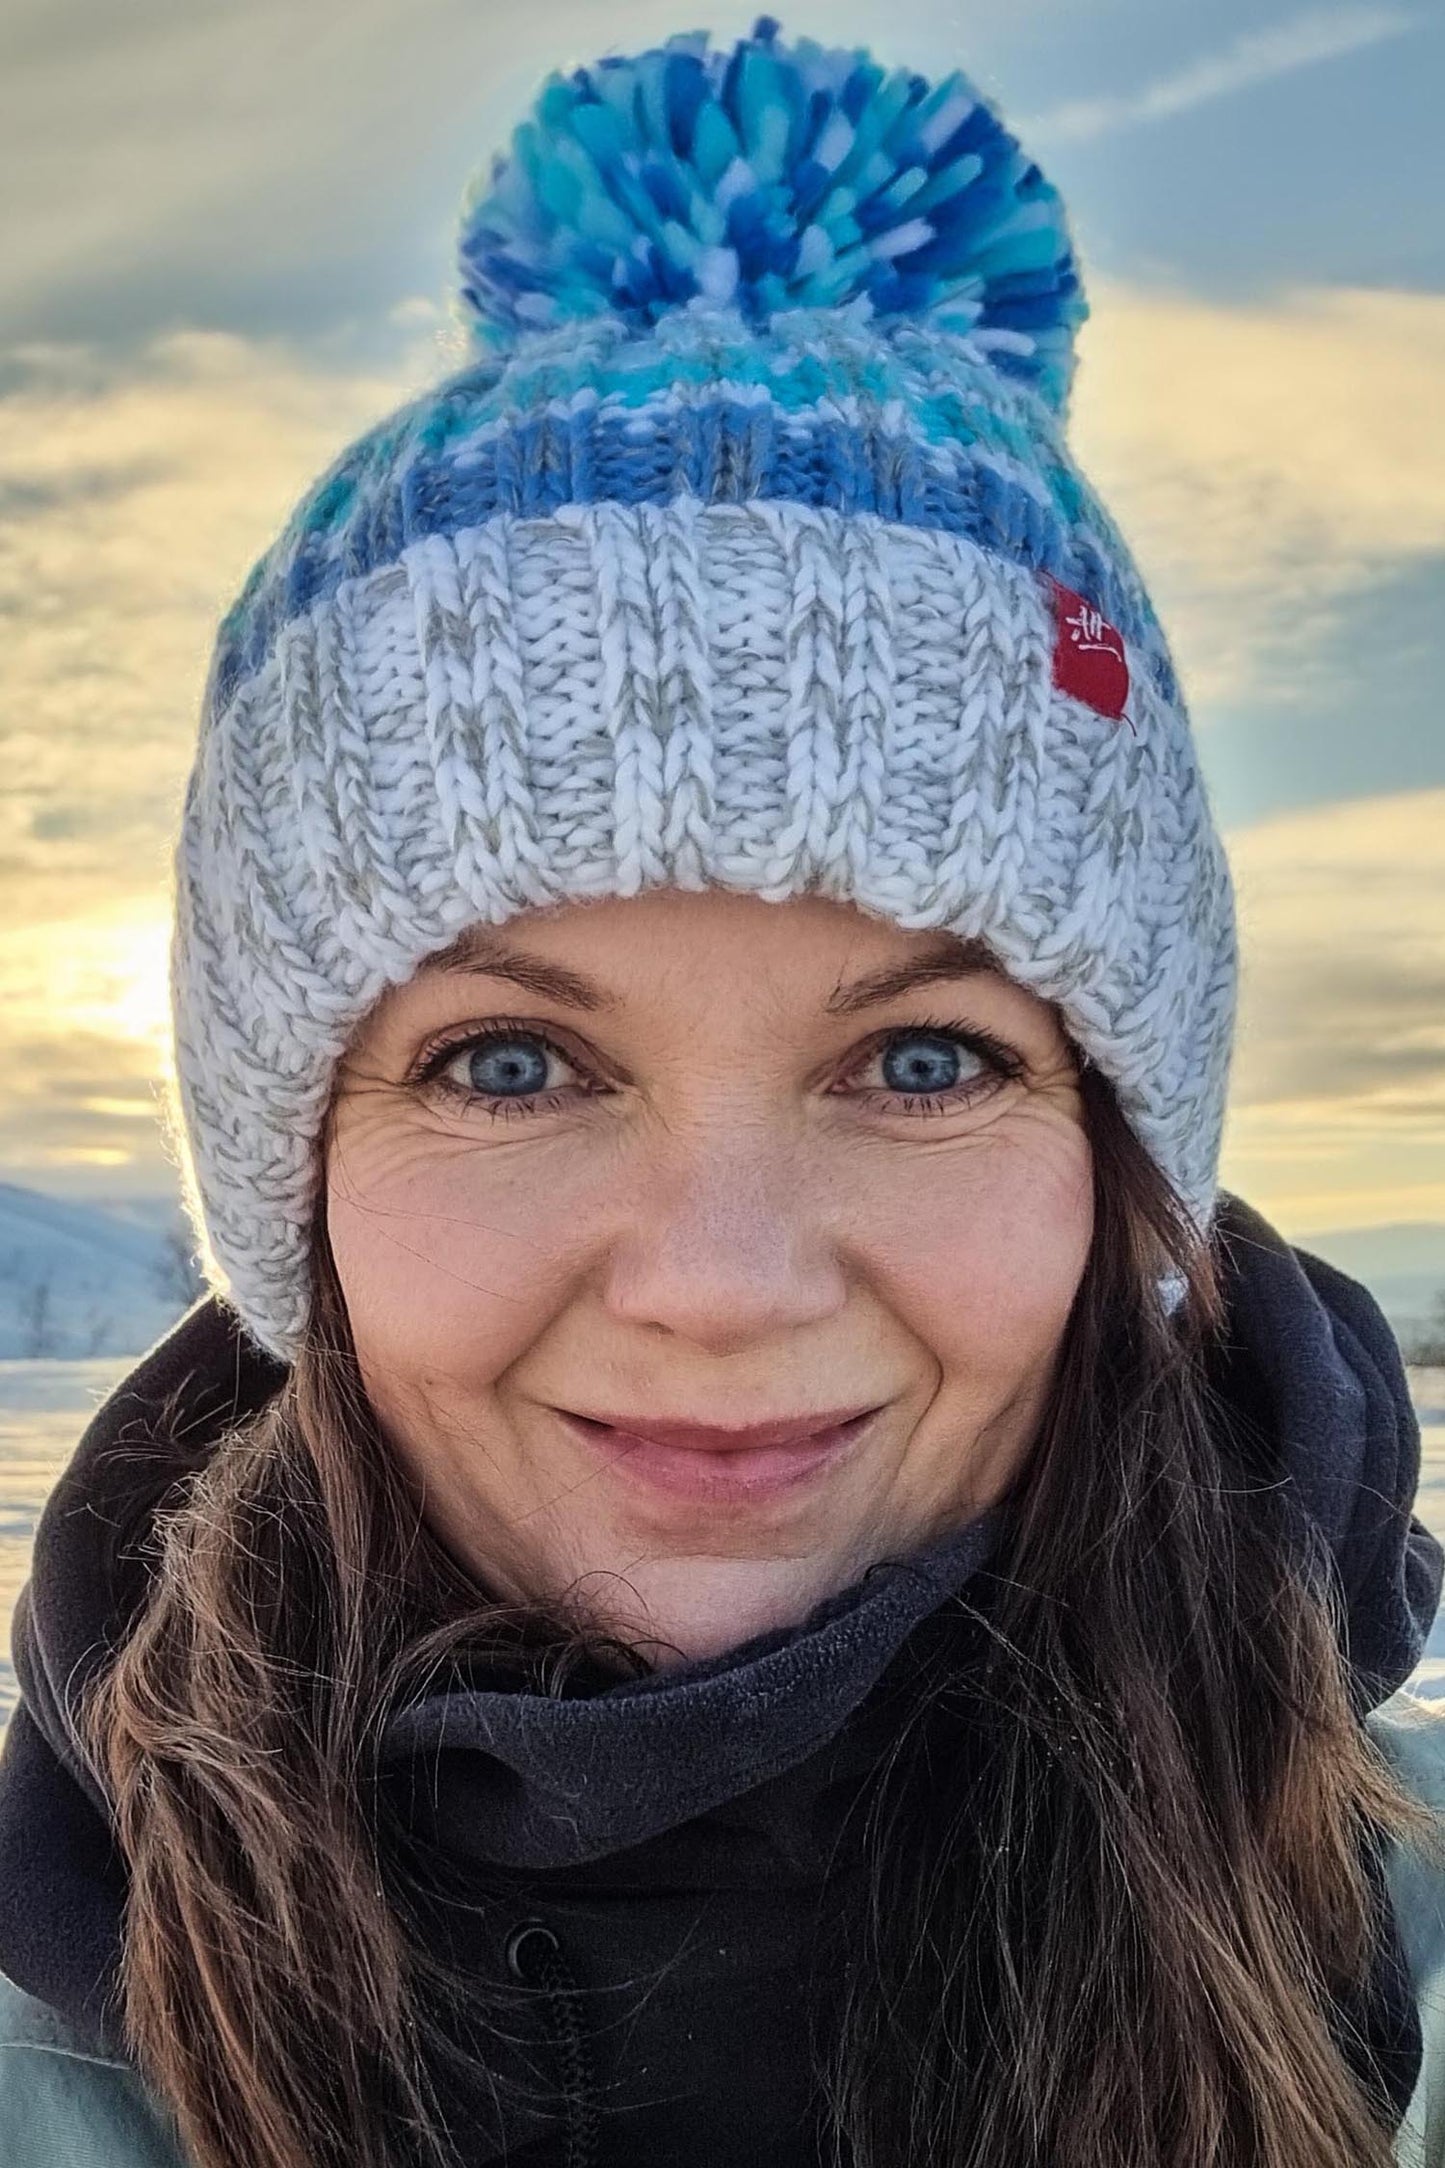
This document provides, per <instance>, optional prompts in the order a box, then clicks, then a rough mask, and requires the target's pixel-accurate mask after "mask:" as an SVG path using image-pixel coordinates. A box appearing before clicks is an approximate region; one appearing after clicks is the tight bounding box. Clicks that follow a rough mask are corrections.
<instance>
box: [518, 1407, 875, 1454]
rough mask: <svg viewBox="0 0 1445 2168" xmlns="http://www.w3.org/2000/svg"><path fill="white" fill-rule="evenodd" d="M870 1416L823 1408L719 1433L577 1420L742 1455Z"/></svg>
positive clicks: (631, 1420) (868, 1410)
mask: <svg viewBox="0 0 1445 2168" xmlns="http://www.w3.org/2000/svg"><path fill="white" fill-rule="evenodd" d="M559 1412H560V1413H562V1414H564V1415H571V1414H574V1413H577V1411H576V1410H574V1409H571V1408H564V1409H562V1410H560V1411H559ZM872 1413H873V1405H872V1404H870V1405H868V1406H863V1407H860V1406H857V1405H855V1406H853V1407H851V1408H824V1409H821V1410H820V1411H819V1413H818V1414H817V1415H795V1416H790V1417H789V1418H788V1419H787V1420H786V1421H785V1422H780V1423H742V1424H739V1425H738V1426H737V1427H736V1428H734V1429H731V1430H720V1429H718V1428H717V1427H716V1426H715V1425H714V1424H711V1423H672V1422H667V1421H665V1420H664V1421H654V1420H653V1419H652V1418H651V1417H643V1416H633V1415H582V1414H578V1417H577V1419H578V1421H579V1422H583V1423H596V1424H600V1425H602V1426H603V1427H604V1428H606V1429H608V1430H616V1431H620V1432H622V1433H623V1434H624V1435H625V1436H626V1437H629V1438H645V1439H646V1441H647V1443H648V1444H649V1445H672V1446H676V1447H677V1448H678V1449H679V1450H680V1451H682V1452H688V1453H743V1452H751V1451H753V1450H754V1449H755V1448H757V1447H759V1446H764V1445H787V1446H794V1445H803V1444H806V1443H807V1441H808V1440H809V1439H811V1438H819V1437H822V1435H823V1434H824V1432H826V1431H832V1430H841V1429H842V1428H843V1427H844V1425H845V1424H847V1423H853V1422H856V1421H857V1419H858V1417H859V1416H860V1415H870V1414H872Z"/></svg>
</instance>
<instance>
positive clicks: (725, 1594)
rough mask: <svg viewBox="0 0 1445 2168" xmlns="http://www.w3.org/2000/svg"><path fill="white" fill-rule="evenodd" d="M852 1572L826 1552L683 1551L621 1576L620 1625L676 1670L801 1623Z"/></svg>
mask: <svg viewBox="0 0 1445 2168" xmlns="http://www.w3.org/2000/svg"><path fill="white" fill-rule="evenodd" d="M859 1570H860V1571H861V1570H862V1569H861V1568H860V1569H859ZM851 1578H853V1575H852V1572H851V1569H850V1568H849V1567H847V1566H841V1567H840V1566H839V1565H838V1563H837V1561H836V1560H835V1559H833V1558H832V1557H831V1556H827V1555H824V1554H821V1553H818V1554H814V1555H813V1556H811V1557H806V1558H797V1557H793V1558H720V1557H717V1556H716V1555H713V1554H702V1555H699V1554H698V1553H696V1552H694V1553H692V1554H691V1555H688V1554H687V1553H685V1552H679V1553H678V1554H677V1555H676V1556H673V1557H669V1558H651V1559H647V1560H642V1561H639V1562H638V1563H637V1564H636V1565H634V1566H631V1567H629V1568H627V1569H625V1571H624V1573H623V1575H622V1579H623V1581H624V1583H625V1589H626V1610H627V1616H626V1617H625V1619H622V1620H619V1622H618V1625H617V1628H616V1630H617V1631H618V1632H619V1633H620V1634H621V1635H622V1636H624V1637H625V1638H626V1639H627V1640H628V1641H630V1642H632V1643H633V1644H634V1645H636V1646H637V1647H639V1648H640V1649H641V1651H642V1653H643V1655H644V1656H645V1657H646V1658H647V1660H648V1662H649V1663H650V1664H651V1665H652V1666H653V1668H654V1669H655V1670H657V1671H668V1670H674V1669H676V1668H677V1667H678V1666H679V1665H681V1664H685V1663H704V1662H706V1661H707V1660H708V1659H709V1658H711V1657H715V1656H725V1655H726V1654H727V1652H728V1651H729V1649H734V1648H737V1647H739V1646H740V1645H741V1644H742V1643H743V1642H744V1641H750V1640H751V1639H752V1638H753V1636H754V1635H756V1634H763V1633H771V1632H773V1631H775V1630H776V1629H777V1628H778V1627H782V1626H792V1625H796V1624H798V1623H799V1622H800V1621H801V1620H802V1619H804V1618H805V1617H806V1616H807V1614H808V1612H809V1611H810V1610H811V1609H812V1607H813V1606H814V1604H817V1603H821V1602H822V1601H823V1599H824V1597H826V1596H830V1595H832V1594H834V1593H835V1592H836V1591H837V1590H838V1589H840V1588H843V1587H845V1586H846V1585H847V1583H848V1581H849V1580H850V1579H851Z"/></svg>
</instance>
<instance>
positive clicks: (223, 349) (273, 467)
mask: <svg viewBox="0 0 1445 2168" xmlns="http://www.w3.org/2000/svg"><path fill="white" fill-rule="evenodd" d="M407 336H408V337H409V338H410V339H411V340H412V341H413V342H414V343H413V344H412V345H411V346H410V347H409V348H408V349H406V351H405V352H404V353H403V354H401V355H399V357H398V362H397V366H396V369H395V371H394V372H393V373H392V374H391V375H389V376H383V375H380V374H378V373H377V372H376V371H374V370H368V369H359V368H357V367H356V366H355V365H354V364H351V365H348V364H347V363H346V362H344V361H343V360H341V359H340V358H339V357H336V356H332V357H331V358H330V359H328V358H327V357H326V356H325V354H324V352H323V353H322V355H321V356H320V357H319V358H318V356H317V354H316V353H314V352H313V353H310V354H303V353H302V352H301V351H299V350H298V349H296V348H294V347H290V346H287V345H284V344H282V343H280V342H276V343H270V342H262V341H254V340H242V339H237V338H233V337H231V336H229V335H226V334H222V333H217V332H194V331H192V332H175V333H172V334H170V335H168V336H166V337H164V338H160V339H157V340H155V341H154V342H153V343H152V344H151V345H150V346H149V347H148V348H147V349H146V350H145V351H144V352H143V353H141V354H140V355H139V356H137V357H134V358H132V359H130V360H128V361H127V362H125V363H123V364H122V363H119V362H116V361H114V360H108V359H107V358H105V357H104V356H102V355H99V354H97V353H96V352H95V351H94V350H92V349H88V348H83V347H62V346H32V347H28V348H24V349H20V350H17V351H15V352H12V354H11V355H10V356H9V357H8V365H7V368H6V370H5V374H4V385H5V388H4V390H3V392H0V619H3V621H4V625H5V634H4V640H3V644H0V699H3V704H4V711H5V714H6V716H7V744H6V758H7V773H6V784H7V789H6V794H5V797H4V799H3V801H0V923H14V921H15V916H16V913H17V911H19V912H22V913H24V914H25V915H28V916H30V917H32V918H33V917H35V916H39V917H42V918H43V917H47V916H50V915H52V914H53V915H56V916H61V915H69V914H71V913H74V912H77V911H80V912H84V911H87V910H91V909H94V908H96V907H98V906H99V905H101V904H102V903H104V904H106V906H107V907H109V906H110V904H112V903H113V901H114V898H115V896H116V895H117V894H118V893H121V892H126V891H141V892H145V893H152V892H153V891H154V889H155V888H156V886H157V885H158V884H159V883H160V882H161V880H162V879H163V877H164V874H165V871H166V862H165V850H166V846H167V843H168V840H169V833H170V828H171V825H172V819H173V815H174V812H175V810H176V808H177V807H178V805H179V797H180V791H181V788H182V785H183V781H184V774H185V770H186V767H187V766H188V764H189V757H190V750H191V746H192V744H193V742H194V736H195V728H196V719H197V715H198V712H199V705H200V698H201V693H202V690H203V686H204V681H205V671H206V666H207V663H208V660H209V652H210V644H211V641H212V638H213V636H214V632H215V626H216V622H217V620H218V618H219V616H220V614H221V612H222V611H223V610H224V609H225V607H226V606H227V605H228V604H229V602H230V601H231V599H232V598H233V596H234V594H235V593H236V591H237V589H238V588H239V586H240V584H241V581H242V579H243V578H244V576H245V573H246V571H247V570H248V568H249V566H250V564H251V562H252V561H253V559H254V558H255V557H256V556H257V555H258V554H259V553H260V551H261V550H262V549H263V548H264V547H265V546H266V544H267V543H268V542H269V541H270V540H271V538H272V536H273V535H274V534H275V532H276V531H277V529H278V527H279V525H280V523H281V521H282V519H283V518H284V516H285V513H286V512H287V510H288V509H289V506H290V504H291V502H292V501H293V500H294V498H295V497H296V496H297V494H299V492H300V490H301V489H302V488H303V487H304V486H305V484H306V483H307V482H308V481H309V480H310V479H311V477H312V476H313V475H314V474H315V473H317V472H319V471H320V469H321V468H322V467H324V466H325V465H326V463H327V462H328V461H329V460H330V458H331V457H332V456H334V454H335V453H336V452H337V451H339V450H340V449H341V447H342V445H343V444H345V443H346V442H347V441H348V439H349V438H350V437H351V436H353V435H354V434H355V433H356V432H357V430H359V429H360V428H362V427H363V426H364V425H365V424H366V423H367V422H369V421H370V420H372V419H374V418H376V417H377V416H379V415H380V414H382V413H383V412H385V411H386V410H387V409H388V408H389V407H391V406H392V405H393V404H395V403H396V401H397V400H398V399H400V398H401V397H403V396H405V395H406V394H407V393H408V392H410V391H411V390H413V389H416V388H418V387H419V385H420V384H421V383H422V382H424V381H426V380H427V378H428V377H430V376H433V375H435V374H437V373H439V370H438V366H437V358H436V353H435V350H434V346H433V345H432V344H430V343H429V342H428V340H427V339H426V338H425V337H424V336H423V335H422V327H421V325H420V324H419V323H416V322H412V323H409V324H408V326H407Z"/></svg>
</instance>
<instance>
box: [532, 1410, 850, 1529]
mask: <svg viewBox="0 0 1445 2168" xmlns="http://www.w3.org/2000/svg"><path fill="white" fill-rule="evenodd" d="M557 1412H558V1414H559V1415H561V1416H562V1418H563V1420H564V1421H565V1422H566V1423H567V1425H568V1428H569V1429H570V1430H571V1431H572V1434H573V1436H574V1437H578V1438H580V1439H582V1441H583V1442H584V1443H585V1444H586V1445H588V1446H590V1447H591V1449H592V1450H593V1451H594V1452H596V1453H599V1454H601V1455H602V1456H603V1457H604V1458H605V1459H606V1461H607V1464H608V1466H609V1467H610V1468H612V1469H615V1470H616V1472H617V1474H618V1475H619V1476H620V1477H622V1478H623V1479H624V1480H626V1481H628V1482H633V1483H638V1484H641V1485H643V1486H644V1487H646V1488H648V1489H650V1490H653V1491H664V1492H671V1493H672V1494H673V1495H674V1496H676V1497H682V1498H691V1499H695V1500H697V1499H700V1500H703V1501H705V1502H711V1503H712V1504H715V1505H723V1504H727V1503H731V1502H742V1503H751V1502H754V1501H757V1500H759V1499H764V1498H768V1497H772V1496H775V1495H776V1494H778V1493H779V1492H782V1491H787V1490H791V1489H793V1488H794V1487H795V1486H796V1485H798V1484H801V1483H804V1482H806V1481H807V1480H808V1478H809V1477H810V1476H812V1475H816V1474H819V1473H821V1472H822V1471H823V1470H824V1469H825V1468H827V1467H828V1466H830V1465H831V1464H833V1463H834V1462H836V1461H838V1460H840V1459H842V1458H843V1456H844V1455H845V1454H847V1453H848V1451H849V1450H850V1448H851V1447H853V1446H854V1445H855V1444H856V1443H857V1441H858V1440H859V1439H860V1438H861V1437H862V1436H863V1434H864V1433H865V1432H866V1431H867V1429H868V1427H869V1425H870V1423H871V1422H872V1419H873V1417H874V1416H875V1415H877V1414H879V1413H880V1412H881V1411H880V1410H879V1409H878V1408H876V1407H874V1408H864V1409H861V1410H859V1411H857V1412H856V1413H855V1414H853V1415H851V1416H850V1417H848V1418H847V1419H846V1420H845V1421H843V1422H833V1423H829V1424H827V1425H826V1427H825V1428H823V1429H821V1430H820V1429H818V1428H816V1427H815V1426H816V1421H817V1419H816V1418H812V1419H809V1420H807V1421H806V1422H805V1423H804V1424H795V1425H793V1426H792V1427H793V1429H794V1431H795V1432H796V1431H797V1430H799V1429H802V1430H804V1432H805V1435H803V1436H801V1437H797V1436H795V1438H794V1440H793V1442H792V1443H784V1444H781V1445H780V1444H778V1443H776V1442H773V1443H768V1444H761V1445H746V1444H744V1445H742V1446H738V1445H737V1444H736V1443H733V1444H731V1445H719V1444H718V1443H716V1442H715V1441H716V1440H718V1439H720V1438H721V1439H732V1440H736V1439H737V1438H738V1437H739V1436H742V1437H746V1436H747V1433H746V1432H738V1431H718V1430H712V1429H707V1430H704V1429H701V1428H699V1427H697V1426H671V1425H666V1426H664V1425H650V1426H649V1428H650V1429H661V1430H666V1432H667V1435H666V1436H664V1437H657V1436H647V1437H644V1436H643V1435H642V1433H641V1431H640V1430H631V1429H626V1430H624V1429H623V1428H621V1427H620V1426H618V1425H615V1424H611V1423H602V1422H598V1421H596V1420H595V1419H593V1418H591V1417H588V1416H581V1415H576V1414H574V1413H572V1411H571V1410H570V1409H566V1408H559V1409H558V1410H557ZM757 1427H759V1428H760V1427H762V1426H757ZM769 1427H770V1428H771V1430H772V1432H773V1437H774V1439H776V1435H777V1431H778V1429H779V1427H780V1426H779V1425H777V1424H774V1425H771V1426H769ZM679 1430H681V1434H682V1435H684V1436H692V1437H695V1438H696V1437H702V1438H705V1439H707V1440H708V1441H709V1442H708V1443H707V1444H704V1445H701V1446H699V1445H688V1444H679V1443H677V1442H676V1441H677V1438H678V1435H679Z"/></svg>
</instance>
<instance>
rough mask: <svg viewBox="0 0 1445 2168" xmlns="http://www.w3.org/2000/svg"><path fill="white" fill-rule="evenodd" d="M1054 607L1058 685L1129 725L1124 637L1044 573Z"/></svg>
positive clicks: (1062, 689)
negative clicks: (1127, 719)
mask: <svg viewBox="0 0 1445 2168" xmlns="http://www.w3.org/2000/svg"><path fill="white" fill-rule="evenodd" d="M1044 578H1045V580H1046V582H1047V583H1048V589H1049V596H1050V599H1051V601H1052V603H1053V607H1054V624H1055V627H1056V631H1055V636H1054V683H1055V684H1056V685H1057V686H1058V688H1059V690H1060V692H1065V693H1068V694H1069V695H1070V697H1071V698H1073V699H1075V700H1082V701H1083V702H1084V703H1085V704H1086V706H1088V707H1091V708H1092V709H1093V710H1094V712H1095V713H1096V714H1098V715H1107V716H1108V717H1109V719H1110V721H1111V722H1115V723H1121V722H1123V720H1124V709H1125V707H1126V706H1127V704H1128V700H1129V662H1128V658H1127V656H1126V655H1125V653H1124V642H1123V639H1122V637H1121V636H1120V634H1119V633H1117V632H1116V631H1115V630H1114V627H1113V626H1112V625H1111V624H1110V623H1109V620H1108V618H1107V617H1102V616H1101V615H1100V614H1099V612H1098V611H1097V610H1096V609H1095V608H1094V605H1093V604H1092V603H1091V602H1086V601H1085V600H1084V598H1083V596H1082V595H1076V594H1075V593H1074V590H1073V589H1072V587H1063V586H1061V585H1060V584H1059V582H1058V581H1057V580H1056V579H1054V577H1053V576H1052V574H1051V573H1047V572H1046V573H1045V574H1044Z"/></svg>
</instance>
